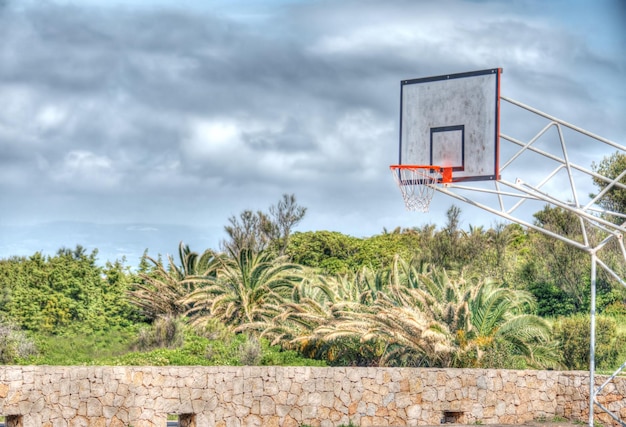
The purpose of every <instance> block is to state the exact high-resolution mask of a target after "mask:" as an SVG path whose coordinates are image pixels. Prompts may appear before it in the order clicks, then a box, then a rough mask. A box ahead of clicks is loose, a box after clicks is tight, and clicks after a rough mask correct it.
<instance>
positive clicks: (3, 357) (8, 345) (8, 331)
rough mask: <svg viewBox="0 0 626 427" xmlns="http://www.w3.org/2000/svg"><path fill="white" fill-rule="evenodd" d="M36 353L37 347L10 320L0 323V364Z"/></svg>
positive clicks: (12, 361) (16, 360)
mask: <svg viewBox="0 0 626 427" xmlns="http://www.w3.org/2000/svg"><path fill="white" fill-rule="evenodd" d="M36 354H37V347H36V346H35V343H34V342H33V340H32V339H30V338H29V337H28V336H27V335H26V334H25V333H24V332H23V331H21V330H20V329H19V328H18V327H17V326H16V325H15V324H13V323H11V322H2V323H0V364H3V365H8V364H12V363H15V362H18V361H20V360H24V359H28V358H29V357H32V356H34V355H36Z"/></svg>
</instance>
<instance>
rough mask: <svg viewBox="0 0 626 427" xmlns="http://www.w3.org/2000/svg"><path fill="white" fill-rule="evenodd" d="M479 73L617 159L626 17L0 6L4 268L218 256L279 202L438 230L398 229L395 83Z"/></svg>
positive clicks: (276, 4) (573, 9)
mask: <svg viewBox="0 0 626 427" xmlns="http://www.w3.org/2000/svg"><path fill="white" fill-rule="evenodd" d="M495 67H502V68H503V70H504V74H503V76H502V94H503V95H506V96H508V97H511V98H513V99H516V100H518V101H521V102H523V103H526V104H529V105H532V106H533V107H536V108H538V109H540V110H542V111H546V112H548V113H550V114H552V115H554V116H556V117H559V118H562V119H564V120H567V121H569V122H571V123H574V124H576V125H578V126H580V127H582V128H585V129H588V130H590V131H592V132H595V133H597V134H600V135H602V136H604V137H606V138H609V139H612V140H614V141H617V142H619V143H621V144H625V143H626V120H625V117H626V84H625V83H624V78H625V77H626V2H624V1H623V0H596V1H589V0H552V1H544V0H518V1H514V2H513V1H495V0H493V1H488V0H486V1H481V0H441V1H434V0H433V1H417V0H414V1H411V0H385V1H379V0H203V1H200V0H125V1H121V0H120V1H111V0H106V1H105V0H0V100H1V101H2V102H1V104H0V105H1V108H0V233H1V234H0V258H3V257H8V256H11V255H30V254H32V253H34V252H35V251H43V252H44V253H54V252H56V250H57V249H58V248H60V247H72V248H73V247H74V246H75V245H76V244H81V245H83V246H85V247H86V248H88V249H90V250H91V249H93V248H98V249H99V253H100V255H99V258H100V261H102V262H104V261H106V260H107V259H109V260H113V259H116V258H120V257H122V256H126V258H127V261H128V264H130V265H132V266H135V265H136V264H137V261H138V257H139V256H140V255H141V253H142V252H143V250H144V249H146V248H149V252H150V254H152V255H156V254H159V253H160V254H164V255H165V254H168V253H176V250H177V245H178V242H179V241H181V240H183V241H185V242H186V243H188V244H190V246H191V248H192V249H194V250H199V251H201V250H204V249H206V248H214V249H216V248H218V246H219V241H220V240H221V239H223V238H224V233H223V227H224V225H226V224H227V221H228V218H229V217H230V216H232V215H238V214H239V213H240V212H241V211H243V210H244V209H252V210H257V209H262V210H265V209H267V208H268V207H269V206H270V205H272V204H274V203H276V202H277V201H278V200H279V199H280V197H281V195H282V194H284V193H288V194H291V193H293V194H295V195H296V198H297V200H298V202H299V204H301V205H303V206H305V207H307V208H308V211H307V215H306V217H305V219H304V220H303V221H302V223H301V224H300V225H299V226H298V230H300V231H306V230H334V231H340V232H343V233H346V234H350V235H353V236H357V237H365V236H371V235H374V234H378V233H380V232H382V230H383V228H387V229H393V228H395V227H397V226H402V227H413V226H422V225H424V224H427V223H435V224H441V223H442V221H443V217H444V216H445V211H446V210H447V209H448V208H449V206H450V205H451V204H452V203H455V202H454V201H453V200H452V199H450V198H446V197H445V196H443V195H441V196H443V198H437V196H439V195H437V196H436V199H435V201H434V202H433V207H432V209H431V213H430V214H428V215H424V214H416V213H409V212H406V211H405V209H404V206H403V204H402V200H401V198H400V195H399V192H398V190H397V188H396V187H395V184H394V182H393V180H392V177H391V175H390V174H389V170H388V166H389V165H390V164H393V163H397V155H398V154H397V153H398V148H397V146H398V127H399V94H400V81H401V80H402V79H408V78H418V77H426V76H432V75H441V74H448V73H457V72H465V71H473V70H481V69H486V68H495ZM526 127H527V122H526V121H525V119H523V118H522V117H521V116H518V115H517V113H515V112H512V113H510V114H508V115H507V116H503V122H502V129H503V132H512V131H521V132H522V133H523V132H524V130H525V129H526ZM593 155H594V156H595V155H596V154H595V153H594V154H593ZM593 160H599V159H598V158H596V157H590V158H589V160H588V161H587V164H589V163H590V162H591V161H593ZM455 204H458V203H455ZM459 207H461V209H462V210H463V212H464V214H463V217H462V226H463V227H467V226H468V225H469V224H485V225H487V226H489V224H491V223H493V222H494V221H496V219H495V218H493V217H490V216H489V215H488V214H485V213H482V214H477V213H475V212H474V211H471V210H470V209H467V210H466V208H465V207H464V206H462V205H459Z"/></svg>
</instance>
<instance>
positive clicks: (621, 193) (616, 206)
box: [591, 152, 626, 223]
mask: <svg viewBox="0 0 626 427" xmlns="http://www.w3.org/2000/svg"><path fill="white" fill-rule="evenodd" d="M591 169H592V170H593V171H594V172H597V173H599V174H600V175H602V176H605V177H607V178H610V179H611V180H613V179H615V178H617V177H618V176H619V175H620V174H622V173H623V172H624V171H625V170H626V155H625V154H623V153H620V152H615V153H613V154H612V155H611V156H608V157H605V158H604V159H602V161H601V162H600V163H596V162H592V164H591ZM619 182H620V183H621V184H626V177H624V178H622V179H621V180H620V181H619ZM593 183H594V185H595V186H596V187H598V190H600V191H603V190H604V189H605V188H606V187H607V185H608V184H609V183H608V182H606V181H605V180H603V179H600V178H599V177H597V176H594V177H593ZM592 196H594V195H592ZM598 204H599V205H600V206H601V207H603V208H604V209H607V210H609V211H613V212H619V213H626V189H624V188H620V187H617V186H613V187H611V188H610V189H609V190H608V191H607V192H606V193H605V195H604V196H603V197H601V198H600V200H599V203H598ZM609 220H611V221H615V222H616V223H622V222H623V221H624V219H623V218H619V217H609Z"/></svg>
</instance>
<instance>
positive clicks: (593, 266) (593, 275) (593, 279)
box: [589, 251, 598, 427]
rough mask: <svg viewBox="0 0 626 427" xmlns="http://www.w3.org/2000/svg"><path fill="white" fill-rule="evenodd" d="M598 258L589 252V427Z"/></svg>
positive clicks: (593, 392) (593, 395)
mask: <svg viewBox="0 0 626 427" xmlns="http://www.w3.org/2000/svg"><path fill="white" fill-rule="evenodd" d="M597 261H598V258H597V255H596V252H595V251H593V252H591V304H590V305H591V313H590V318H591V322H590V323H591V327H590V332H589V427H593V406H594V405H595V402H596V387H595V380H594V373H595V364H596V361H595V354H596V351H595V350H596V270H597V263H598V262H597Z"/></svg>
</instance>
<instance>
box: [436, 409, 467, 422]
mask: <svg viewBox="0 0 626 427" xmlns="http://www.w3.org/2000/svg"><path fill="white" fill-rule="evenodd" d="M462 422H465V420H464V417H463V412H461V411H443V416H442V417H441V424H456V423H462Z"/></svg>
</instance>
